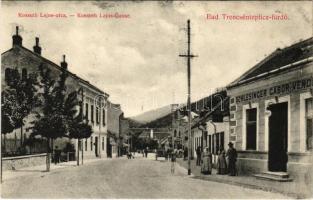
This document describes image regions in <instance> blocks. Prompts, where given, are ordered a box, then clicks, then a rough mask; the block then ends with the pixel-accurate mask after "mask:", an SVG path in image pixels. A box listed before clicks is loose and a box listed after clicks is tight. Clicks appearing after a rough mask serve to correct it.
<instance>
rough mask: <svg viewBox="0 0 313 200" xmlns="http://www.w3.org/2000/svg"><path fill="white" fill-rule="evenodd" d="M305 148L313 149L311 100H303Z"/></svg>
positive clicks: (312, 106)
mask: <svg viewBox="0 0 313 200" xmlns="http://www.w3.org/2000/svg"><path fill="white" fill-rule="evenodd" d="M305 119H306V120H305V121H306V148H307V150H312V149H313V98H309V99H306V100H305Z"/></svg>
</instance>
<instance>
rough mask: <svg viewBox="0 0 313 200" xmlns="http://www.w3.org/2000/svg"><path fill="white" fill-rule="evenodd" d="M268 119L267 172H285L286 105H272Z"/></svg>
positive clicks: (269, 108) (286, 143) (286, 139)
mask: <svg viewBox="0 0 313 200" xmlns="http://www.w3.org/2000/svg"><path fill="white" fill-rule="evenodd" d="M268 110H270V111H271V116H270V117H269V124H268V126H269V151H268V170H269V171H273V172H286V171H287V161H288V155H287V149H288V103H287V102H284V103H278V104H272V105H270V106H269V107H268Z"/></svg>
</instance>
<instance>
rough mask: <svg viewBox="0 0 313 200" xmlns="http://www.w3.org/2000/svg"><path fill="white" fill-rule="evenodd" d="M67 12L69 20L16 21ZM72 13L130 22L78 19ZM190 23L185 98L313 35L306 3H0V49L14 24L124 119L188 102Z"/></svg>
mask: <svg viewBox="0 0 313 200" xmlns="http://www.w3.org/2000/svg"><path fill="white" fill-rule="evenodd" d="M19 13H24V14H25V13H37V14H38V15H39V14H40V13H43V14H45V13H65V14H67V15H68V16H69V15H75V16H73V17H68V18H41V17H37V18H22V17H18V15H19ZM77 13H81V14H83V13H85V14H86V13H96V14H97V15H99V14H100V13H102V15H104V14H112V13H113V14H114V13H119V14H126V15H129V18H123V19H116V18H78V17H76V15H77ZM207 14H210V15H217V14H218V15H219V19H218V20H211V19H207ZM222 14H226V15H243V14H245V15H259V14H262V15H272V14H276V15H280V14H286V15H287V16H288V20H269V21H254V20H223V19H222ZM187 19H190V21H191V33H192V35H191V48H192V53H193V54H195V55H197V56H198V57H196V58H194V59H193V60H192V64H191V99H192V101H195V100H198V99H200V98H202V97H205V96H208V95H210V94H211V93H212V92H214V90H215V89H216V88H219V87H225V86H226V85H227V84H229V83H230V82H232V81H233V80H235V79H236V78H238V77H239V76H240V75H241V74H243V73H244V72H245V71H247V70H248V69H250V68H251V67H253V66H254V65H255V64H257V63H258V62H260V61H261V60H262V59H264V58H265V57H266V55H269V54H271V53H272V52H273V51H274V50H275V49H277V48H284V47H286V46H289V45H291V44H293V43H295V42H298V41H300V40H301V39H307V38H309V37H311V36H312V2H310V1H297V2H291V1H287V2H282V1H278V2H262V1H256V2H250V1H248V2H240V1H235V2H225V1H221V2H200V1H192V2H179V1H174V2H155V1H147V2H139V1H135V2H99V1H97V2H93V1H85V2H75V1H68V2H64V1H53V2H48V1H39V2H29V1H22V2H2V3H1V30H0V36H1V37H0V38H1V41H0V44H1V45H0V48H1V52H4V51H6V50H8V49H9V48H11V46H12V39H11V36H12V35H13V34H14V32H15V26H16V25H19V26H20V27H21V35H22V37H23V46H25V47H26V48H29V49H32V47H33V46H34V42H35V37H39V38H40V45H41V47H42V55H43V56H44V57H45V58H48V59H50V60H52V61H53V62H55V63H60V61H61V59H62V55H63V54H65V55H66V59H67V62H68V65H69V66H68V69H69V70H70V71H71V72H73V73H75V74H77V75H78V76H80V77H81V78H83V79H85V80H88V81H89V82H90V83H92V84H94V85H95V86H97V87H98V88H100V89H102V90H103V91H104V92H106V93H108V94H109V95H110V97H109V99H110V101H112V102H113V103H119V104H121V106H122V109H123V111H124V115H125V116H126V117H129V116H134V115H137V114H140V113H142V112H145V111H148V110H151V109H156V108H158V107H162V106H166V105H169V104H171V103H185V102H186V100H187V70H186V69H187V67H186V60H185V59H183V58H181V57H179V54H185V53H186V48H187V36H186V24H187V23H186V22H187Z"/></svg>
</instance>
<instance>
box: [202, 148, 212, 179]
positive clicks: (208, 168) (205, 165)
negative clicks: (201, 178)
mask: <svg viewBox="0 0 313 200" xmlns="http://www.w3.org/2000/svg"><path fill="white" fill-rule="evenodd" d="M201 162H202V165H201V173H202V174H205V175H207V174H211V173H212V154H211V152H210V151H209V148H208V147H206V148H205V151H204V152H203V153H202V156H201Z"/></svg>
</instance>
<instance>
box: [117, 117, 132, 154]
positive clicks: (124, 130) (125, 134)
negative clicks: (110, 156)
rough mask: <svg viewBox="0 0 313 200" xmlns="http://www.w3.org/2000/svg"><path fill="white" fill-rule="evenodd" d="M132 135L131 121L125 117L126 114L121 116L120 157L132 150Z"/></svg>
mask: <svg viewBox="0 0 313 200" xmlns="http://www.w3.org/2000/svg"><path fill="white" fill-rule="evenodd" d="M130 134H131V131H130V127H129V121H128V119H127V118H125V117H124V113H122V114H121V115H120V131H119V137H118V156H122V155H124V154H125V153H126V151H127V150H128V149H129V148H130V143H129V138H131V137H130Z"/></svg>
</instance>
